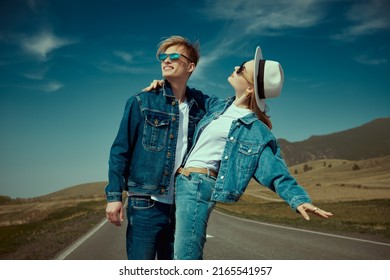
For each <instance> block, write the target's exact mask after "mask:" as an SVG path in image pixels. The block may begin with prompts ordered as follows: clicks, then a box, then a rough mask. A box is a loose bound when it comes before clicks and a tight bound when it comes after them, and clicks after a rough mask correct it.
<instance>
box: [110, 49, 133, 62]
mask: <svg viewBox="0 0 390 280" xmlns="http://www.w3.org/2000/svg"><path fill="white" fill-rule="evenodd" d="M113 53H114V55H116V56H118V57H120V58H122V59H123V60H124V61H125V62H127V63H131V62H133V55H132V54H130V53H127V52H124V51H114V52H113Z"/></svg>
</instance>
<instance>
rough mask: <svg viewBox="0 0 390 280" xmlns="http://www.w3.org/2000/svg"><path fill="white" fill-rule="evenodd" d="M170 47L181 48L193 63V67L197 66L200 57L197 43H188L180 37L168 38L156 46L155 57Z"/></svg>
mask: <svg viewBox="0 0 390 280" xmlns="http://www.w3.org/2000/svg"><path fill="white" fill-rule="evenodd" d="M171 46H181V47H183V48H184V49H185V50H186V52H187V53H186V55H187V56H188V57H189V58H190V60H191V62H193V63H194V64H195V66H196V65H197V64H198V61H199V57H200V46H199V41H195V42H190V41H189V40H188V39H186V38H184V37H182V36H171V37H168V38H166V39H164V40H163V41H161V42H160V43H159V44H158V49H157V53H156V56H157V57H158V55H159V54H160V53H162V52H165V51H166V50H167V49H168V48H169V47H171Z"/></svg>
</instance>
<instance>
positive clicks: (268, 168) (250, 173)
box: [185, 97, 311, 210]
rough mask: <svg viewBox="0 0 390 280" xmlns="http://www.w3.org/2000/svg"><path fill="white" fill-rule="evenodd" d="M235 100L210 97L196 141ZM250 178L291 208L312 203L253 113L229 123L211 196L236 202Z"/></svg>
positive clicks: (221, 200)
mask: <svg viewBox="0 0 390 280" xmlns="http://www.w3.org/2000/svg"><path fill="white" fill-rule="evenodd" d="M234 99H235V98H234V97H231V98H228V99H226V100H221V99H219V100H216V99H213V100H211V99H210V100H209V106H210V109H209V110H208V112H207V114H206V115H205V116H204V117H203V119H202V120H201V121H200V122H199V124H198V126H197V129H196V131H195V135H194V139H195V141H196V140H197V138H198V136H199V134H200V133H201V132H202V130H203V129H204V127H205V126H206V125H207V124H209V123H210V122H211V121H212V120H214V119H215V118H217V117H218V116H219V115H221V114H222V113H223V112H224V111H225V110H226V109H227V108H228V107H229V106H230V105H231V104H232V102H233V101H234ZM194 146H195V145H194ZM190 152H191V151H190ZM190 152H189V153H190ZM187 157H188V156H187ZM186 159H187V158H186ZM186 159H185V160H186ZM252 177H253V178H254V179H255V180H256V181H257V182H259V183H260V184H261V185H264V186H266V187H268V188H269V189H271V190H272V191H274V192H276V193H277V194H278V195H279V196H280V197H281V198H282V199H283V200H285V201H286V202H287V203H288V204H289V205H290V206H291V207H292V208H293V209H294V210H296V208H297V207H298V206H299V205H300V204H302V203H306V202H308V203H311V200H310V197H309V195H308V194H307V193H306V191H305V190H304V189H303V187H301V186H300V185H298V184H297V182H296V180H295V179H294V178H293V177H292V176H291V175H290V173H289V170H288V167H287V166H286V164H285V161H284V160H283V158H282V156H281V151H280V147H279V144H278V143H277V140H276V138H275V136H274V135H273V134H272V133H271V131H270V130H269V129H268V127H267V126H266V125H265V124H264V123H263V122H262V121H260V120H259V119H258V118H257V116H256V115H255V114H254V113H252V114H249V115H246V116H245V117H243V118H240V119H238V120H236V121H233V123H232V125H231V127H230V131H229V134H228V137H227V140H226V145H225V148H224V151H223V155H222V159H221V162H220V169H219V173H218V177H217V180H216V182H215V187H214V191H213V194H212V198H211V199H212V200H215V201H220V202H236V201H238V200H239V198H240V197H241V195H242V194H243V193H244V191H245V189H246V187H247V186H248V183H249V181H250V179H251V178H252Z"/></svg>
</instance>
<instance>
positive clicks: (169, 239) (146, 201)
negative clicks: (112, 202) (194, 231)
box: [126, 196, 175, 260]
mask: <svg viewBox="0 0 390 280" xmlns="http://www.w3.org/2000/svg"><path fill="white" fill-rule="evenodd" d="M127 219H128V225H127V232H126V249H127V257H128V259H129V260H155V259H156V258H157V259H159V260H172V258H173V238H174V230H175V209H174V206H173V205H170V204H165V203H161V202H158V201H155V200H153V199H151V198H150V197H145V196H131V197H129V205H128V207H127Z"/></svg>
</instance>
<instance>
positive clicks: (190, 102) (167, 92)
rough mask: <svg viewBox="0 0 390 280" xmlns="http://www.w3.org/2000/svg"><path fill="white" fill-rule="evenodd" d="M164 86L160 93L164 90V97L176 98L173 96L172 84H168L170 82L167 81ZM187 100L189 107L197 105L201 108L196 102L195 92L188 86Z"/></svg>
mask: <svg viewBox="0 0 390 280" xmlns="http://www.w3.org/2000/svg"><path fill="white" fill-rule="evenodd" d="M164 82H165V83H164V86H163V88H162V89H160V91H161V90H162V91H163V95H164V96H165V97H168V98H175V95H174V94H173V91H172V86H171V84H170V83H169V82H168V80H165V81H164ZM186 99H187V103H188V105H189V106H190V107H191V106H192V105H193V104H196V106H197V107H199V105H198V103H197V102H196V99H195V96H194V93H193V90H191V89H190V88H189V87H188V86H186Z"/></svg>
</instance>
